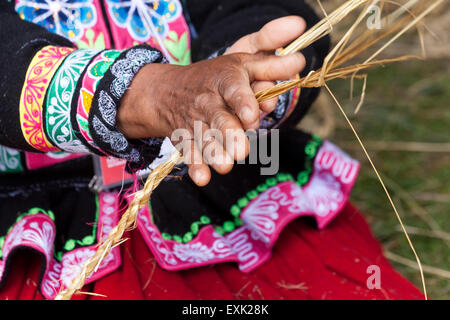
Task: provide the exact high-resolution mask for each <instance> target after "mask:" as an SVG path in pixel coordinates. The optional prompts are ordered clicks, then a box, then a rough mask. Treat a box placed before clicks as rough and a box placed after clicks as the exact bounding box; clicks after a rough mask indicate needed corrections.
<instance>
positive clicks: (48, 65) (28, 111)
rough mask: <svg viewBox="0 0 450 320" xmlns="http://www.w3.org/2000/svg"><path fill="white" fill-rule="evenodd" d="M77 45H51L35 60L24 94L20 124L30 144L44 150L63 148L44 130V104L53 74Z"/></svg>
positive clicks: (29, 68) (31, 64)
mask: <svg viewBox="0 0 450 320" xmlns="http://www.w3.org/2000/svg"><path fill="white" fill-rule="evenodd" d="M74 50H75V49H73V48H68V47H56V46H47V47H44V48H43V49H41V50H40V51H39V52H38V53H37V54H36V55H35V56H34V58H33V59H32V60H31V63H30V65H29V67H28V70H27V74H26V76H25V82H24V86H23V88H22V93H21V96H20V105H19V109H20V125H21V128H22V134H23V136H24V138H25V140H26V141H27V143H28V144H29V145H30V146H32V147H33V148H35V149H37V150H40V151H44V152H47V151H59V149H58V148H56V147H55V146H53V145H52V144H51V142H50V141H49V140H48V139H47V138H46V136H45V133H44V126H43V119H42V106H43V105H44V102H45V101H44V100H45V92H46V91H47V87H48V86H49V85H50V82H51V80H52V77H53V75H54V74H55V72H56V70H57V69H58V67H59V66H60V64H61V63H62V62H63V60H64V58H65V57H66V56H67V55H68V54H69V53H71V52H72V51H74Z"/></svg>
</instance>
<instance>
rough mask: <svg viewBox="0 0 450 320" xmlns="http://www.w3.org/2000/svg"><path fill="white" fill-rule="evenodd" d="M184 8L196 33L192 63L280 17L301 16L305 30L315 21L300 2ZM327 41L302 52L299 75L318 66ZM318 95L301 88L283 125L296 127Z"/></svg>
mask: <svg viewBox="0 0 450 320" xmlns="http://www.w3.org/2000/svg"><path fill="white" fill-rule="evenodd" d="M185 7H186V9H187V12H188V14H189V17H190V21H191V23H192V24H193V26H194V28H195V30H196V31H197V33H198V37H197V38H196V39H193V43H192V57H193V61H198V60H203V59H206V58H207V57H208V56H210V55H211V54H213V53H214V52H216V51H218V50H220V49H221V48H224V47H227V46H230V45H232V44H233V43H234V42H235V41H237V40H238V39H239V38H241V37H243V36H245V35H247V34H249V33H253V32H256V31H258V30H259V29H261V28H262V27H263V26H264V25H265V24H266V23H267V22H269V21H271V20H274V19H277V18H280V17H283V16H288V15H297V16H301V17H302V18H303V19H305V21H306V24H307V28H310V27H312V26H313V25H314V24H316V23H317V22H319V17H318V16H317V14H316V13H315V12H314V10H313V9H312V8H311V7H310V6H309V5H307V4H306V3H305V1H304V0H186V1H185ZM329 42H330V41H329V37H324V38H322V39H320V40H318V41H316V42H315V43H313V44H312V45H310V46H309V47H308V48H305V49H304V50H303V51H302V53H303V54H304V55H305V58H306V63H307V65H306V67H305V69H304V70H303V72H302V74H301V75H302V76H306V75H307V74H308V73H309V72H310V71H311V70H317V69H319V68H320V67H321V66H322V64H323V60H324V58H325V56H326V54H327V53H328V50H329V45H330V44H329ZM318 93H319V89H318V88H304V89H302V92H301V95H300V99H299V103H298V104H297V106H296V108H295V110H294V112H293V113H292V114H291V115H290V117H289V118H288V119H287V120H286V121H285V122H284V125H287V126H292V125H295V124H297V123H298V122H299V121H300V119H301V118H302V117H303V116H304V115H305V114H306V112H307V110H308V109H309V107H310V106H311V104H312V102H313V101H314V100H315V99H316V97H317V95H318Z"/></svg>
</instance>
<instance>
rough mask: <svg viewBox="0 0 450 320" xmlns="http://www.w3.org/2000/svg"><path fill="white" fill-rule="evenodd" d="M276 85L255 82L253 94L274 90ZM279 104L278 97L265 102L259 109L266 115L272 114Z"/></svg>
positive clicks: (266, 82)
mask: <svg viewBox="0 0 450 320" xmlns="http://www.w3.org/2000/svg"><path fill="white" fill-rule="evenodd" d="M274 85H275V82H272V81H255V82H253V83H252V89H253V92H254V93H255V94H256V93H258V92H259V91H262V90H266V89H269V88H272V87H273V86H274ZM277 103H278V97H275V98H272V99H269V100H266V101H263V102H261V103H260V104H259V107H260V108H261V110H262V111H264V113H265V114H268V113H271V112H272V111H273V110H275V108H276V106H277Z"/></svg>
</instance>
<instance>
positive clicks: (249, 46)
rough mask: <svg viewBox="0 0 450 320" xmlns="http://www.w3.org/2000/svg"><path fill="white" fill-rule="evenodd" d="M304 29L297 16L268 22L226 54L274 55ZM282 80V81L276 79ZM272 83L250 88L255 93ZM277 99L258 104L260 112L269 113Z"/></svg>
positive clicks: (304, 25) (256, 82) (253, 85)
mask: <svg viewBox="0 0 450 320" xmlns="http://www.w3.org/2000/svg"><path fill="white" fill-rule="evenodd" d="M305 28H306V22H305V20H304V19H303V18H301V17H299V16H288V17H283V18H279V19H275V20H273V21H270V22H269V23H267V24H266V25H264V27H262V28H261V30H259V31H258V32H255V33H251V34H248V35H246V36H244V37H242V38H241V39H239V40H238V41H236V42H235V43H234V44H233V45H232V46H231V47H230V48H228V50H227V51H226V52H225V55H227V54H233V53H236V52H245V53H251V54H266V55H267V54H274V52H275V51H276V50H277V49H279V48H282V47H284V46H285V45H287V44H289V43H290V42H292V41H294V40H295V39H297V38H298V37H300V36H301V35H302V34H303V32H304V31H305ZM277 80H282V79H277ZM274 85H275V82H272V81H255V82H253V83H252V88H253V91H254V92H255V93H257V92H259V91H262V90H265V89H268V88H271V87H272V86H274ZM277 102H278V98H273V99H271V100H266V101H264V102H262V103H261V104H260V107H261V110H262V111H263V112H265V113H266V114H269V113H271V112H272V111H273V110H274V109H275V107H276V106H277Z"/></svg>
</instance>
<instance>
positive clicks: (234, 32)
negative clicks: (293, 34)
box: [0, 0, 359, 298]
mask: <svg viewBox="0 0 450 320" xmlns="http://www.w3.org/2000/svg"><path fill="white" fill-rule="evenodd" d="M286 15H299V16H302V17H303V18H305V20H306V21H307V26H308V27H310V26H311V25H313V24H315V23H316V22H317V21H318V17H317V16H316V14H315V13H314V12H313V11H312V10H311V8H310V7H309V6H308V5H306V4H305V2H304V1H303V0H186V1H182V2H180V1H178V0H16V1H14V0H0V47H1V48H0V63H1V69H0V145H1V146H0V286H1V285H2V283H3V281H5V279H6V278H7V274H8V271H9V269H10V268H11V263H10V261H11V260H10V259H11V258H10V257H11V256H13V254H12V253H13V252H15V250H18V249H20V248H23V247H27V248H31V249H33V250H35V251H37V252H38V253H40V254H41V255H42V257H43V259H42V262H43V266H42V277H41V279H40V283H39V286H40V289H41V292H42V293H43V294H44V295H45V296H46V297H47V298H53V297H54V296H55V295H56V292H58V290H59V289H60V288H61V286H62V285H64V286H67V285H68V284H70V283H71V281H72V279H73V277H74V276H75V275H76V272H77V270H79V268H80V267H81V265H82V264H83V263H84V262H85V261H86V259H88V258H89V257H90V256H91V255H92V254H93V253H94V252H95V250H96V248H97V245H98V243H99V242H100V241H101V239H102V238H104V237H105V236H106V235H107V234H108V233H109V232H110V230H111V229H112V228H113V227H114V226H115V225H116V224H117V221H118V219H119V218H120V215H121V213H122V212H123V211H122V210H123V208H124V207H125V205H126V203H127V201H129V197H127V194H126V193H124V192H122V190H123V189H121V188H120V187H121V185H120V184H119V186H118V187H117V188H115V189H114V188H112V189H110V190H108V191H100V192H98V190H94V192H93V190H92V188H90V186H91V184H90V182H91V181H94V180H92V178H93V176H94V174H96V171H94V166H93V161H92V157H93V155H95V158H96V162H95V163H96V164H98V163H101V164H102V165H104V167H105V168H109V169H110V171H109V172H110V174H107V175H104V176H103V179H104V180H108V181H109V180H111V178H112V177H113V176H114V174H115V175H116V177H118V178H119V179H118V180H119V181H121V180H122V179H123V177H124V176H125V173H124V170H123V166H122V167H121V166H117V163H120V161H122V163H123V162H124V161H125V160H126V161H128V164H129V165H135V166H137V167H141V166H144V165H145V164H148V163H151V162H152V161H153V163H152V166H153V165H155V163H157V162H158V161H163V160H164V155H165V154H167V153H170V151H171V145H170V143H169V142H168V139H164V137H160V138H158V137H156V138H151V139H146V140H138V141H135V140H128V139H126V138H125V137H124V136H123V135H122V134H121V133H120V132H119V131H118V130H117V129H116V127H115V117H116V110H117V108H118V107H119V106H120V99H121V97H122V95H123V93H124V91H125V90H126V89H127V87H128V86H129V84H130V82H131V81H132V79H133V76H134V75H135V74H136V72H138V70H139V69H140V68H141V67H142V66H144V65H146V64H148V63H177V64H188V63H190V62H191V61H194V62H195V61H198V60H202V59H208V58H212V57H214V56H217V55H219V54H221V53H222V52H224V50H225V48H227V47H229V46H230V45H231V44H233V43H234V42H235V41H236V40H237V39H239V38H240V37H242V36H244V35H246V34H249V33H252V32H255V31H257V30H259V29H260V28H261V27H262V26H263V25H264V24H266V23H267V22H269V21H270V20H273V19H276V18H279V17H282V16H286ZM327 51H328V39H327V38H323V39H322V40H321V41H318V42H316V43H314V44H313V45H311V46H310V47H308V48H306V49H305V50H304V51H303V53H304V55H305V57H306V62H307V66H306V68H305V70H304V71H303V74H302V75H303V76H304V75H306V74H307V73H308V72H309V71H310V70H312V69H318V68H319V67H320V66H321V65H322V62H323V59H324V57H325V55H326V53H327ZM149 85H156V84H149ZM317 94H318V89H313V88H304V89H302V90H301V94H300V92H298V91H294V92H290V93H287V94H285V95H283V96H281V97H280V99H279V103H278V105H277V107H276V109H275V111H274V112H272V113H271V114H269V115H267V116H266V117H265V118H264V119H263V121H262V124H261V125H262V127H264V128H275V127H277V126H279V127H280V129H281V130H280V136H279V139H280V141H279V142H280V143H279V148H280V149H279V155H280V157H279V158H280V163H279V171H278V173H276V174H273V175H269V176H264V175H261V172H260V169H261V166H260V164H257V165H255V164H245V165H236V166H235V167H234V168H233V170H232V171H231V172H230V173H229V174H227V175H219V174H217V173H215V172H212V179H211V182H210V184H209V185H208V186H206V187H203V188H199V187H197V186H196V185H195V184H194V183H193V182H192V181H191V180H190V179H189V177H187V176H186V175H183V174H182V173H183V171H182V170H181V171H179V176H180V177H178V178H177V179H174V178H170V177H168V178H166V179H165V180H164V181H163V182H162V183H161V184H160V185H159V187H158V188H157V189H156V190H155V191H154V192H153V194H152V200H151V203H149V206H147V207H145V208H143V209H142V210H141V211H140V212H139V214H138V223H137V226H138V230H139V232H140V233H141V235H142V238H143V240H144V241H145V243H146V244H147V246H148V248H149V250H151V251H152V254H153V256H154V257H155V260H156V261H157V263H158V265H159V266H160V267H161V268H163V269H165V270H182V269H187V268H193V267H199V266H203V265H208V264H216V263H221V262H230V261H234V262H236V263H237V264H238V266H239V268H240V270H242V271H243V272H250V271H252V270H254V269H255V268H257V267H258V266H259V265H261V264H262V263H264V262H265V261H267V259H269V257H270V254H271V249H272V247H273V246H274V244H275V242H276V240H277V238H278V236H279V234H280V232H281V231H282V230H283V228H284V227H285V226H286V225H287V224H288V223H289V222H290V221H292V220H293V219H295V218H297V217H301V216H311V217H313V218H314V219H315V221H316V222H317V226H318V228H324V227H325V226H326V225H327V224H328V223H330V222H331V221H332V220H333V219H334V217H336V215H337V214H339V212H340V211H341V209H342V208H343V206H344V205H345V203H346V201H347V198H348V196H349V194H350V191H351V189H352V186H353V183H354V181H355V179H356V176H357V173H358V169H359V164H358V163H357V161H355V160H353V159H351V158H350V157H349V156H348V155H346V154H345V153H343V152H342V151H341V150H339V149H338V148H337V147H336V146H334V145H333V144H331V143H329V142H327V141H322V140H321V139H320V138H319V137H316V136H311V135H310V134H307V133H304V132H302V131H299V130H296V129H294V128H293V127H294V125H295V124H297V123H298V121H299V120H300V119H301V118H302V117H303V115H304V114H305V113H306V112H307V110H308V108H309V106H310V105H311V103H312V101H313V100H314V99H315V98H316V96H317ZM273 136H274V135H272V137H273ZM267 143H272V142H271V139H269V141H268V142H267ZM269 149H270V148H269ZM96 155H101V157H97V156H96ZM104 155H106V156H112V157H103V156H104ZM156 157H158V159H156ZM155 159H156V160H155ZM154 160H155V161H154ZM97 161H99V162H97ZM105 184H106V182H105ZM120 264H121V253H120V248H119V247H115V248H113V249H112V251H111V253H110V254H109V255H108V256H107V257H105V259H104V261H103V262H102V263H101V265H100V266H99V268H98V270H97V271H96V272H94V273H93V274H92V276H91V277H89V279H87V282H92V281H95V280H97V279H99V278H101V277H103V276H105V275H107V274H109V273H111V272H113V271H114V270H116V269H117V268H118V267H119V266H120Z"/></svg>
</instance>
